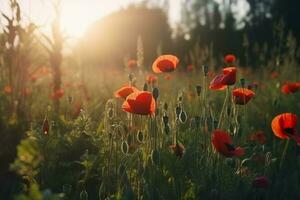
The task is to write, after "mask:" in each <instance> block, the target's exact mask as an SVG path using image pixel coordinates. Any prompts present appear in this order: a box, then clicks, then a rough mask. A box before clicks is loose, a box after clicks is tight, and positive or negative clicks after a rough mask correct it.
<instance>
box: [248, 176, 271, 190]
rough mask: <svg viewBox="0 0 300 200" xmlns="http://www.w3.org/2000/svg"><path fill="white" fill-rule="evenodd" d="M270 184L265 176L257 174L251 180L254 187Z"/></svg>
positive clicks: (263, 186) (265, 186) (264, 186)
mask: <svg viewBox="0 0 300 200" xmlns="http://www.w3.org/2000/svg"><path fill="white" fill-rule="evenodd" d="M269 185H270V180H269V178H268V177H267V176H258V177H256V178H255V179H254V180H253V182H252V187H254V188H267V187H268V186H269Z"/></svg>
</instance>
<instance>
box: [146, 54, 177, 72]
mask: <svg viewBox="0 0 300 200" xmlns="http://www.w3.org/2000/svg"><path fill="white" fill-rule="evenodd" d="M178 63H179V59H178V58H177V57H176V56H173V55H162V56H159V57H158V58H157V59H156V60H155V61H154V63H153V64H152V70H153V71H154V72H155V73H163V72H172V71H174V70H175V69H176V67H177V65H178Z"/></svg>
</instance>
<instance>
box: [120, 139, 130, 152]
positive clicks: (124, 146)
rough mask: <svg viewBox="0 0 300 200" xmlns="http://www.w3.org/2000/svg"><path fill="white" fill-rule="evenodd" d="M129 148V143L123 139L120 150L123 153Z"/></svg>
mask: <svg viewBox="0 0 300 200" xmlns="http://www.w3.org/2000/svg"><path fill="white" fill-rule="evenodd" d="M128 150H129V145H128V143H127V141H123V142H122V144H121V151H122V153H123V154H127V153H128Z"/></svg>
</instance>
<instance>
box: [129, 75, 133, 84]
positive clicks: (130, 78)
mask: <svg viewBox="0 0 300 200" xmlns="http://www.w3.org/2000/svg"><path fill="white" fill-rule="evenodd" d="M128 78H129V81H130V82H131V81H132V80H133V74H132V73H129V75H128Z"/></svg>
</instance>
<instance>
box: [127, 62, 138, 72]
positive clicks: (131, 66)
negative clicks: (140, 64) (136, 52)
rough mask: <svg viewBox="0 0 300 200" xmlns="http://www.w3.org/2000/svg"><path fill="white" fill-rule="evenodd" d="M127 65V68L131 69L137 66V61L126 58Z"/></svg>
mask: <svg viewBox="0 0 300 200" xmlns="http://www.w3.org/2000/svg"><path fill="white" fill-rule="evenodd" d="M127 67H128V69H131V70H132V69H135V68H136V67H137V61H136V60H134V59H130V60H128V62H127Z"/></svg>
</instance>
